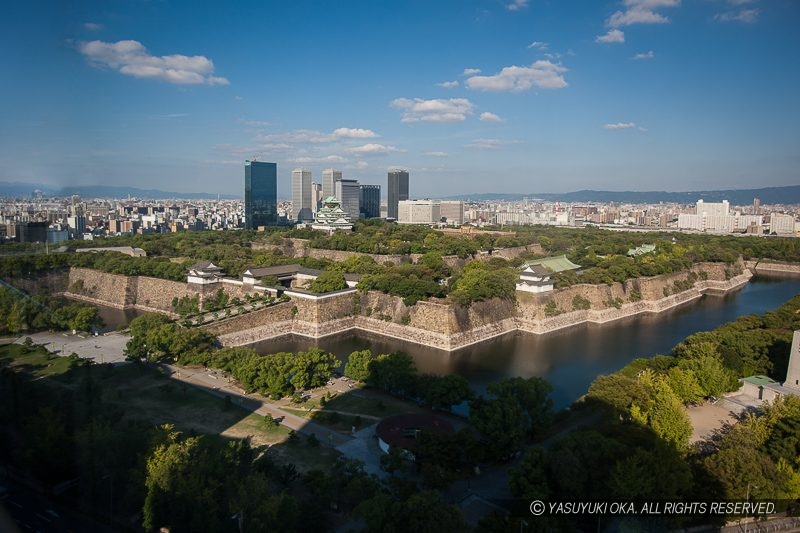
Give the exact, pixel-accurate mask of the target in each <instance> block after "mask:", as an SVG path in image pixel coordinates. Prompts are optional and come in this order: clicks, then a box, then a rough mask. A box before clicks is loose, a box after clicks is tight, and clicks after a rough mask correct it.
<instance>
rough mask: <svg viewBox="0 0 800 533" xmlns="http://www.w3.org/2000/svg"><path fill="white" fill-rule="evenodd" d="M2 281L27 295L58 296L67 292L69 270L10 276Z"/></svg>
mask: <svg viewBox="0 0 800 533" xmlns="http://www.w3.org/2000/svg"><path fill="white" fill-rule="evenodd" d="M2 281H5V282H6V283H8V284H9V285H11V286H12V287H16V288H17V289H20V290H22V291H25V292H27V293H28V294H60V293H63V292H64V291H66V290H67V286H68V284H69V269H68V268H63V269H59V270H45V271H40V272H31V273H30V274H28V275H22V276H12V277H9V278H6V279H4V280H2Z"/></svg>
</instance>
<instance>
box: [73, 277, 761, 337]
mask: <svg viewBox="0 0 800 533" xmlns="http://www.w3.org/2000/svg"><path fill="white" fill-rule="evenodd" d="M693 270H694V271H695V272H696V273H697V274H698V278H699V277H700V274H699V273H700V272H701V271H704V272H706V277H707V279H706V280H700V279H698V281H696V282H695V283H694V285H693V287H691V288H690V289H688V290H684V291H681V292H679V293H677V294H674V293H671V294H669V295H668V296H665V293H664V290H663V289H664V287H667V288H670V290H672V288H674V283H675V282H676V281H684V280H686V279H688V275H689V273H688V271H687V272H682V273H676V274H669V275H665V276H657V277H654V278H643V279H638V280H628V281H626V282H625V283H614V284H612V285H576V286H573V287H569V288H566V289H563V290H557V291H553V292H550V293H543V294H527V293H518V294H517V295H518V302H516V303H515V302H509V301H504V300H499V299H494V300H490V301H486V302H476V303H474V304H472V305H471V306H469V307H461V306H454V305H450V304H448V303H447V302H446V301H445V300H431V301H422V302H417V304H416V305H413V306H407V305H405V304H404V303H403V300H402V298H400V297H397V296H391V295H387V294H382V293H377V292H370V293H367V294H363V293H361V292H347V293H344V294H335V295H332V296H326V297H323V298H315V299H314V298H309V299H307V298H299V297H295V298H292V300H291V301H289V302H286V303H281V304H278V305H275V306H271V307H268V308H265V309H261V310H259V311H255V312H252V313H246V314H243V315H241V316H236V317H231V318H227V319H224V320H221V321H219V322H215V323H213V324H210V325H208V326H205V328H206V329H207V330H208V331H210V332H211V333H214V334H215V335H217V336H218V337H219V338H220V341H221V342H222V343H223V344H225V345H241V344H249V343H252V342H257V341H259V340H265V339H269V338H274V337H278V336H282V335H287V334H297V335H305V336H309V337H314V338H319V337H323V336H327V335H332V334H336V333H342V332H346V331H349V330H352V329H359V330H363V331H366V332H370V333H373V334H377V335H383V336H387V337H392V338H397V339H402V340H405V341H410V342H414V343H418V344H425V345H427V346H432V347H435V348H440V349H443V350H454V349H457V348H461V347H463V346H467V345H469V344H473V343H476V342H481V341H483V340H486V339H489V338H492V337H495V336H498V335H503V334H506V333H509V332H513V331H517V330H521V331H526V332H530V333H547V332H549V331H554V330H556V329H561V328H564V327H569V326H572V325H576V324H580V323H582V322H587V321H588V322H595V323H603V322H608V321H611V320H618V319H620V318H624V317H628V316H633V315H636V314H640V313H657V312H660V311H663V310H665V309H669V308H671V307H674V306H677V305H682V304H684V303H686V302H689V301H692V300H694V299H696V298H699V297H700V296H702V294H704V293H705V292H719V293H722V292H726V291H729V290H733V289H736V288H738V287H741V286H743V285H744V284H746V283H747V281H748V280H749V278H750V277H751V276H752V274H751V273H750V271H749V270H745V271H744V272H743V273H742V274H740V275H736V276H733V277H731V274H732V273H734V272H735V270H736V269H735V268H733V269H732V268H731V267H730V266H727V265H718V264H703V265H697V266H696V267H695V268H694V269H693ZM222 285H223V286H224V285H227V284H222ZM68 288H70V290H71V291H74V292H72V293H69V294H71V295H73V296H75V297H76V298H79V299H83V300H86V301H95V302H97V303H104V304H106V305H112V306H114V307H119V308H126V307H136V308H140V309H148V310H157V311H162V312H168V313H169V312H171V311H172V298H174V297H176V296H177V297H181V296H183V295H192V294H196V293H195V292H193V290H192V288H191V287H190V286H189V285H188V284H186V283H179V282H172V281H165V280H159V279H154V278H145V277H126V276H119V275H115V274H105V273H102V272H97V271H94V270H89V269H83V268H73V269H71V270H70V273H69V278H68ZM231 288H232V293H231V294H235V291H239V290H241V287H239V286H238V285H236V284H231ZM227 289H228V287H224V290H227ZM634 290H637V291H641V293H642V299H641V300H638V301H632V298H631V296H632V293H633V291H634ZM213 291H214V292H215V291H216V287H214V289H213ZM645 294H647V295H650V296H651V298H649V299H648V298H645V297H644V296H645ZM575 296H581V297H582V298H585V299H587V300H588V301H589V302H590V304H591V307H590V309H588V310H574V309H573V304H572V300H573V299H574V298H575ZM549 301H554V302H556V305H557V307H558V309H560V310H561V311H562V313H561V314H559V315H558V316H554V317H547V316H545V312H544V309H545V306H546V305H547V302H549Z"/></svg>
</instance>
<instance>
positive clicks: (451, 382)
mask: <svg viewBox="0 0 800 533" xmlns="http://www.w3.org/2000/svg"><path fill="white" fill-rule="evenodd" d="M424 394H425V399H426V400H427V401H428V403H430V404H431V407H433V408H434V409H450V408H451V407H452V406H454V405H456V404H459V403H461V402H463V401H467V400H470V399H472V397H473V396H474V392H473V391H472V388H470V386H469V381H467V379H466V378H465V377H463V376H459V375H456V374H450V375H447V376H441V377H438V376H437V377H436V379H434V380H433V382H432V383H431V385H430V387H428V389H427V390H426V391H425V393H424Z"/></svg>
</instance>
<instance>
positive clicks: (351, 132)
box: [333, 128, 378, 139]
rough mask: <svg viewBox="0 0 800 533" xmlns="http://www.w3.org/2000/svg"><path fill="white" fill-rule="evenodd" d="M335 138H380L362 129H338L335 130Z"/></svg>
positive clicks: (370, 131) (372, 132)
mask: <svg viewBox="0 0 800 533" xmlns="http://www.w3.org/2000/svg"><path fill="white" fill-rule="evenodd" d="M333 136H334V137H339V138H347V139H372V138H374V137H378V134H377V133H375V132H374V131H372V130H366V129H362V128H336V129H335V130H333Z"/></svg>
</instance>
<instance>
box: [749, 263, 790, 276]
mask: <svg viewBox="0 0 800 533" xmlns="http://www.w3.org/2000/svg"><path fill="white" fill-rule="evenodd" d="M744 264H745V267H747V268H748V269H750V270H751V271H753V272H755V273H756V274H771V273H775V274H800V265H798V264H797V263H779V262H777V261H745V263H744Z"/></svg>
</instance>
